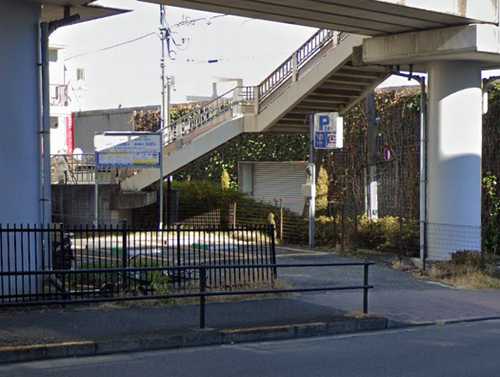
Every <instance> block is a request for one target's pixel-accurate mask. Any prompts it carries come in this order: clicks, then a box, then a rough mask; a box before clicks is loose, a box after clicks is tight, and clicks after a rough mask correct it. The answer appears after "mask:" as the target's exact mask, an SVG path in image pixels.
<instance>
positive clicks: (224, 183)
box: [220, 168, 231, 190]
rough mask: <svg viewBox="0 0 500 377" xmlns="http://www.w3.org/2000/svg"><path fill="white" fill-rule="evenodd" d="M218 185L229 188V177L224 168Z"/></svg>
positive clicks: (224, 188)
mask: <svg viewBox="0 0 500 377" xmlns="http://www.w3.org/2000/svg"><path fill="white" fill-rule="evenodd" d="M220 186H221V188H222V189H223V190H229V189H230V188H231V177H230V176H229V173H228V172H227V170H226V169H225V168H224V169H222V174H221V176H220Z"/></svg>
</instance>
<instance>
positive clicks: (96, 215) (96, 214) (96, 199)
mask: <svg viewBox="0 0 500 377" xmlns="http://www.w3.org/2000/svg"><path fill="white" fill-rule="evenodd" d="M94 225H95V226H96V228H97V227H98V226H99V183H98V181H97V164H96V165H95V171H94Z"/></svg>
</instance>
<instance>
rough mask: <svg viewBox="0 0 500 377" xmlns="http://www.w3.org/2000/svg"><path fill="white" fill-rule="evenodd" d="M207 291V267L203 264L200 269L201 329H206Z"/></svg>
mask: <svg viewBox="0 0 500 377" xmlns="http://www.w3.org/2000/svg"><path fill="white" fill-rule="evenodd" d="M206 290H207V269H206V268H205V265H203V264H202V265H201V267H200V329H204V328H205V317H206V296H205V292H206Z"/></svg>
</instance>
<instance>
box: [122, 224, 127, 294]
mask: <svg viewBox="0 0 500 377" xmlns="http://www.w3.org/2000/svg"><path fill="white" fill-rule="evenodd" d="M121 233H122V268H123V271H122V278H123V289H124V290H126V289H127V273H126V271H125V269H126V268H127V267H128V245H127V222H126V221H123V222H122V229H121Z"/></svg>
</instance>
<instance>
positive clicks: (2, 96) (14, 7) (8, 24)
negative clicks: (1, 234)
mask: <svg viewBox="0 0 500 377" xmlns="http://www.w3.org/2000/svg"><path fill="white" fill-rule="evenodd" d="M39 16H40V5H39V4H34V3H29V2H27V1H18V0H6V1H5V0H4V1H0V24H1V25H2V30H3V32H2V33H0V48H1V51H2V53H1V54H0V83H1V85H0V115H1V117H0V179H1V182H2V184H1V188H0V224H7V223H17V224H19V223H24V224H26V223H30V224H36V223H38V222H39V221H40V216H39V213H40V202H39V199H40V143H39V140H40V139H39V135H38V128H39V125H40V115H39V114H40V112H39V103H40V96H39V81H38V66H37V62H38V46H39V43H38V21H39Z"/></svg>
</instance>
